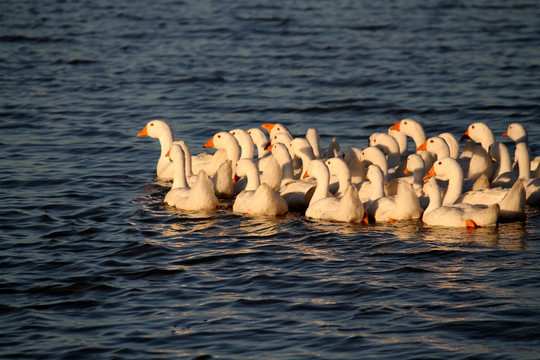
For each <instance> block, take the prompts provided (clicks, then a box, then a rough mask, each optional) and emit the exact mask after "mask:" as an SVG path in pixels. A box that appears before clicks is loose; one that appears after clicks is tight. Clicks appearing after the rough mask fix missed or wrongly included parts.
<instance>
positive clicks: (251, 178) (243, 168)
mask: <svg viewBox="0 0 540 360" xmlns="http://www.w3.org/2000/svg"><path fill="white" fill-rule="evenodd" d="M237 177H247V184H246V188H245V189H244V190H242V192H240V193H239V194H238V195H237V196H236V199H235V200H234V204H233V212H235V213H240V214H245V215H268V216H276V215H284V214H286V213H287V211H288V210H289V207H288V205H287V202H286V201H285V200H284V199H283V198H282V197H281V196H280V195H279V194H278V193H277V192H276V191H274V190H273V189H272V188H270V186H269V185H268V184H265V183H263V184H261V182H260V177H259V170H258V169H257V166H256V165H255V163H254V162H253V160H251V159H240V160H238V162H237V163H236V165H235V179H236V178H237Z"/></svg>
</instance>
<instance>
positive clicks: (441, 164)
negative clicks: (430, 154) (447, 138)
mask: <svg viewBox="0 0 540 360" xmlns="http://www.w3.org/2000/svg"><path fill="white" fill-rule="evenodd" d="M430 177H436V178H437V179H439V180H443V181H447V180H450V179H454V178H461V179H463V170H461V167H460V166H459V164H458V163H457V161H456V160H455V159H452V158H450V157H446V158H444V159H440V160H437V161H436V162H435V163H434V164H433V166H432V167H431V169H429V171H428V173H427V174H426V176H424V181H426V180H428V179H429V178H430Z"/></svg>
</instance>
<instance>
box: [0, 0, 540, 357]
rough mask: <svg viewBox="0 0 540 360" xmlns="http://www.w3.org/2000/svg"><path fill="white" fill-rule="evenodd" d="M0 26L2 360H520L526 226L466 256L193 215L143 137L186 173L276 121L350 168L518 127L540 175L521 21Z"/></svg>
mask: <svg viewBox="0 0 540 360" xmlns="http://www.w3.org/2000/svg"><path fill="white" fill-rule="evenodd" d="M0 9H1V12H0V14H1V15H0V29H1V32H0V34H1V35H0V50H1V55H0V74H1V76H0V89H1V93H2V102H1V103H2V108H1V117H2V122H1V124H2V132H1V134H0V143H1V150H0V157H1V162H0V164H1V168H2V171H1V173H0V184H1V186H0V196H1V198H2V207H1V210H0V214H1V215H0V227H1V234H2V235H1V241H0V266H1V269H2V271H1V274H2V275H1V277H0V279H1V281H0V307H1V312H0V314H1V315H0V319H1V325H0V344H1V345H0V357H1V358H5V359H9V358H23V359H24V358H26V359H37V358H65V359H74V358H77V359H82V358H99V359H105V358H138V359H149V358H162V359H165V358H167V359H168V358H186V359H195V358H198V359H210V358H212V359H237V358H245V359H260V358H271V359H302V358H304V359H313V358H332V359H352V358H362V359H370V358H377V359H380V358H387V359H395V358H402V359H412V358H445V359H465V358H467V359H469V358H485V359H533V358H537V356H538V352H539V351H540V346H539V345H538V344H540V341H539V340H540V326H539V325H538V324H539V323H540V301H539V299H540V290H539V286H538V284H539V281H540V277H539V273H540V272H539V270H540V246H539V240H540V227H539V225H540V213H539V210H538V209H535V208H528V209H527V215H528V217H527V220H526V221H525V222H516V223H508V224H501V225H500V226H498V228H496V229H477V230H475V231H470V232H469V231H466V230H440V229H429V228H424V227H423V226H422V225H421V224H420V223H418V222H407V223H398V224H388V225H385V224H381V225H371V226H351V225H340V224H329V223H320V222H316V221H310V220H306V219H305V218H304V217H303V216H302V214H299V213H290V214H288V215H287V216H285V217H283V218H277V219H273V218H248V217H242V216H237V215H233V214H231V212H230V209H229V208H227V206H225V207H223V208H222V209H221V210H219V211H217V212H216V213H203V214H196V215H194V214H191V215H188V214H184V213H181V212H178V211H175V210H172V209H170V208H168V207H166V206H164V205H163V197H164V195H165V193H166V191H167V188H166V187H165V186H164V184H162V183H159V182H156V181H154V177H155V162H156V158H157V153H158V150H159V148H158V144H157V141H155V140H154V139H149V138H137V137H136V135H137V133H138V132H139V130H140V129H142V128H143V127H144V125H145V124H146V122H147V121H148V120H150V119H154V118H161V119H164V120H166V121H167V122H169V124H170V125H171V126H172V128H173V131H174V133H175V137H176V139H183V140H185V141H186V142H187V143H188V145H190V147H191V148H192V151H193V152H194V153H197V152H199V151H201V150H202V149H201V147H202V144H204V143H205V142H206V141H207V140H208V139H209V138H210V137H211V136H212V135H213V134H214V133H215V132H217V131H219V130H222V129H233V128H237V127H240V128H245V129H248V128H250V127H254V126H260V124H262V123H265V122H277V121H279V122H283V123H286V124H287V125H289V127H290V128H291V130H292V131H293V133H295V134H296V135H302V134H303V133H304V132H305V131H306V130H307V128H309V127H312V126H316V127H318V128H319V131H320V133H321V142H322V144H323V145H327V144H328V143H329V142H330V139H331V138H332V137H333V136H337V137H338V138H339V140H340V142H341V144H342V147H344V148H345V147H348V146H365V145H366V144H367V138H368V136H369V135H370V134H371V133H372V132H374V131H384V130H385V129H386V128H387V127H388V126H390V125H392V124H393V123H395V122H397V121H398V120H400V119H401V118H405V117H411V118H415V119H417V120H418V121H420V122H421V123H423V124H424V126H425V129H426V132H427V133H428V134H437V133H440V132H443V131H449V132H452V133H454V134H455V135H456V136H460V135H461V134H463V132H464V131H465V130H466V128H467V126H468V125H469V124H470V123H472V122H475V121H484V122H486V123H488V124H489V125H490V126H491V127H492V129H493V131H494V133H495V135H496V137H497V139H498V140H503V138H502V137H501V134H502V133H503V132H504V130H506V126H507V125H508V124H509V123H511V122H521V123H523V124H524V125H525V126H526V128H527V129H528V131H529V138H530V141H531V145H530V147H531V150H532V152H533V154H534V155H540V142H539V139H540V123H539V121H538V119H539V118H540V106H539V104H540V93H539V91H538V84H539V83H540V71H539V69H540V21H539V19H540V5H539V4H538V3H537V2H536V1H512V2H507V1H502V0H500V1H499V0H495V1H471V2H459V1H409V2H404V3H401V2H398V3H395V2H386V1H379V2H371V1H369V2H368V1H355V2H348V1H332V2H328V1H315V0H313V1H296V2H278V3H276V2H264V1H245V0H233V1H226V2H221V1H210V0H201V1H160V2H154V3H152V4H150V3H148V2H145V1H115V2H110V1H93V2H82V1H55V2H53V1H49V2H35V1H20V0H17V1H4V2H2V4H0ZM509 146H510V147H511V146H512V145H511V144H510V143H509ZM511 151H512V152H513V149H512V148H511ZM225 205H226V204H225Z"/></svg>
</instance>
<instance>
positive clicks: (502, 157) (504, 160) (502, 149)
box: [493, 143, 512, 179]
mask: <svg viewBox="0 0 540 360" xmlns="http://www.w3.org/2000/svg"><path fill="white" fill-rule="evenodd" d="M494 146H497V147H498V155H499V159H498V160H499V168H498V170H497V174H496V175H495V176H494V177H493V178H494V179H496V178H497V177H498V176H500V175H501V174H504V173H507V172H510V171H512V162H511V160H510V152H509V151H508V148H507V147H506V145H504V144H503V143H498V144H496V145H494Z"/></svg>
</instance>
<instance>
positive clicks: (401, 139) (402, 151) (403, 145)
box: [388, 128, 408, 159]
mask: <svg viewBox="0 0 540 360" xmlns="http://www.w3.org/2000/svg"><path fill="white" fill-rule="evenodd" d="M388 135H390V136H392V137H393V138H394V139H396V141H397V143H398V145H399V156H400V158H402V159H404V158H405V157H406V156H407V153H408V152H407V135H405V134H404V133H402V132H401V131H397V130H393V129H391V128H389V129H388Z"/></svg>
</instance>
